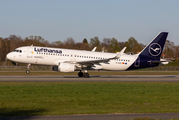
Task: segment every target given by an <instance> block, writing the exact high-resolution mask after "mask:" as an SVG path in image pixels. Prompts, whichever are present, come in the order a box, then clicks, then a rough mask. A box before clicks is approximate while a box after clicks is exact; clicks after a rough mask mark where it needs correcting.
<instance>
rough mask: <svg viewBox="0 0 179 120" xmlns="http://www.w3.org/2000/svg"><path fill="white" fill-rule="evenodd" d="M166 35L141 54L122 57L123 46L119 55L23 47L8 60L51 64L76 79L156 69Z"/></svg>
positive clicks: (55, 68)
mask: <svg viewBox="0 0 179 120" xmlns="http://www.w3.org/2000/svg"><path fill="white" fill-rule="evenodd" d="M167 35H168V33H167V32H160V33H159V34H158V35H157V36H156V37H155V38H154V39H153V40H152V41H151V42H150V43H149V44H148V45H147V46H146V47H145V48H144V49H143V50H142V51H141V52H140V53H138V54H134V55H128V54H125V53H124V51H125V49H126V47H124V48H123V49H122V50H121V51H120V52H118V53H107V52H95V50H92V51H82V50H72V49H62V48H50V47H39V46H33V45H32V46H23V47H19V48H17V49H15V50H14V51H13V52H10V53H8V54H7V56H6V57H7V59H9V60H11V61H14V62H18V63H27V64H28V69H27V70H26V73H29V72H30V71H29V65H30V64H38V65H50V66H53V67H52V70H54V71H59V72H74V71H79V73H78V76H79V77H89V74H88V72H87V71H88V70H111V71H114V70H117V71H120V70H121V71H124V70H133V69H140V68H148V67H155V66H158V65H159V64H161V63H163V64H164V63H167V62H166V61H163V60H162V59H160V57H161V54H162V51H163V48H164V44H165V41H166V38H167Z"/></svg>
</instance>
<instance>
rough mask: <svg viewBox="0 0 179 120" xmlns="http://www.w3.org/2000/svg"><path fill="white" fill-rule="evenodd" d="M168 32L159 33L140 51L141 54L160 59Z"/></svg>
mask: <svg viewBox="0 0 179 120" xmlns="http://www.w3.org/2000/svg"><path fill="white" fill-rule="evenodd" d="M167 35H168V32H161V33H159V34H158V35H157V36H156V37H155V38H154V39H153V40H152V41H151V42H150V43H149V44H148V45H147V46H146V47H145V48H144V49H143V50H142V51H141V52H140V53H139V55H140V56H147V57H153V58H155V59H160V56H161V54H162V51H163V48H164V44H165V41H166V39H167Z"/></svg>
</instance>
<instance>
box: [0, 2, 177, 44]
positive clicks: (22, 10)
mask: <svg viewBox="0 0 179 120" xmlns="http://www.w3.org/2000/svg"><path fill="white" fill-rule="evenodd" d="M161 31H165V32H169V35H168V40H170V41H172V42H174V43H175V45H178V44H179V34H178V33H179V0H0V37H3V38H5V37H8V36H9V35H12V34H15V35H19V36H21V37H22V38H25V37H28V36H42V37H43V38H44V39H45V40H48V41H49V42H54V41H59V40H60V41H64V40H66V39H67V38H69V37H72V38H73V39H74V40H75V41H76V42H82V40H83V39H84V38H86V39H87V40H88V42H89V41H90V38H93V37H95V36H97V37H99V39H100V40H101V41H102V39H103V38H112V37H114V38H116V39H117V40H118V41H121V42H125V41H127V40H128V39H129V38H130V37H131V36H132V37H134V38H135V39H136V40H137V41H138V42H139V43H143V44H145V45H147V44H148V43H149V42H150V41H151V40H152V39H153V38H154V37H155V36H156V35H157V34H158V33H159V32H161Z"/></svg>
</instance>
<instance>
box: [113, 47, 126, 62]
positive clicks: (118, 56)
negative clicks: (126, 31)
mask: <svg viewBox="0 0 179 120" xmlns="http://www.w3.org/2000/svg"><path fill="white" fill-rule="evenodd" d="M125 50H126V47H124V48H123V49H122V50H121V51H120V52H119V53H117V55H116V56H115V59H117V58H120V57H121V55H122V54H123V53H124V51H125Z"/></svg>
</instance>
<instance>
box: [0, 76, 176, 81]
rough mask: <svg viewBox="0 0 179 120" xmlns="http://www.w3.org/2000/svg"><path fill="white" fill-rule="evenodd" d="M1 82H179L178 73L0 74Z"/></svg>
mask: <svg viewBox="0 0 179 120" xmlns="http://www.w3.org/2000/svg"><path fill="white" fill-rule="evenodd" d="M0 81H1V82H7V81H8V82H10V81H11V82H179V75H101V76H90V77H89V78H83V77H82V78H79V77H78V76H29V75H27V76H0Z"/></svg>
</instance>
